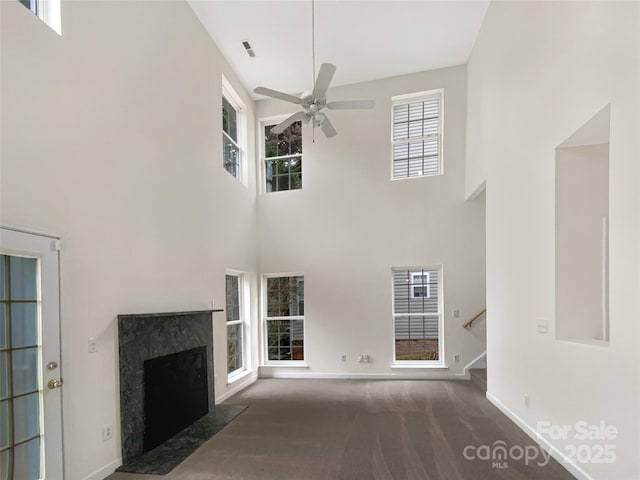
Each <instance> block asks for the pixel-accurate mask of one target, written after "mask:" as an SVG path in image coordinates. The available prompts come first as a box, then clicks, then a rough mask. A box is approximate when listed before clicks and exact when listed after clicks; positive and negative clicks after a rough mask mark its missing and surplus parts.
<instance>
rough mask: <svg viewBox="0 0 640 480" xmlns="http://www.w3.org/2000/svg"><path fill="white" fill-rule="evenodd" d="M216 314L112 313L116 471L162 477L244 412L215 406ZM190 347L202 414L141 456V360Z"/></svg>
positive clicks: (142, 390)
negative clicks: (201, 369)
mask: <svg viewBox="0 0 640 480" xmlns="http://www.w3.org/2000/svg"><path fill="white" fill-rule="evenodd" d="M219 311H222V310H201V311H192V312H173V313H151V314H130V315H118V341H119V360H120V424H121V432H122V434H121V435H122V462H123V465H122V467H120V468H119V469H118V470H119V471H124V472H134V473H149V474H157V475H158V474H159V475H164V474H167V473H169V472H170V471H171V470H172V469H173V468H174V467H176V466H177V465H178V464H179V463H181V462H182V460H184V459H185V458H186V457H187V456H189V455H190V454H191V453H193V452H194V451H195V450H196V449H197V448H198V447H199V446H200V445H202V444H203V443H204V442H205V441H206V440H208V439H209V438H210V437H211V436H212V435H214V434H215V433H216V432H217V431H219V430H220V429H222V428H223V427H224V426H225V425H226V424H227V423H229V422H230V421H231V420H233V418H235V417H236V416H237V415H238V414H239V413H240V412H242V411H243V410H244V409H245V408H246V407H244V406H240V405H218V406H216V405H215V395H214V380H213V318H212V314H213V313H214V312H219ZM195 348H200V349H201V350H200V351H201V352H202V356H203V358H204V359H205V363H206V367H207V368H206V374H205V375H206V382H204V383H205V388H206V398H204V399H201V401H200V403H199V405H200V408H201V409H203V412H204V413H205V415H204V416H203V417H202V418H200V419H199V420H197V421H196V422H195V423H194V424H193V425H191V426H188V427H187V428H185V429H184V430H182V431H181V432H180V433H178V434H177V435H175V436H174V437H172V438H170V439H169V440H167V441H166V442H165V443H163V444H161V445H159V446H157V447H156V448H153V449H151V450H149V451H146V452H145V450H147V449H145V448H144V447H145V445H144V442H145V378H144V377H145V361H149V360H152V359H158V358H161V357H166V358H169V359H171V358H172V357H173V356H174V354H177V353H179V352H185V351H187V350H191V349H195ZM167 356H168V357H167ZM160 362H162V361H160ZM147 363H148V364H149V362H147ZM151 363H154V362H151ZM169 381H170V380H169ZM155 388H157V386H156V387H155ZM167 388H170V387H167ZM187 403H188V402H187ZM175 408H182V407H180V406H176V407H175ZM204 409H206V410H204ZM207 412H208V413H207ZM201 413H202V412H201ZM196 418H197V417H196ZM148 446H149V447H150V446H151V445H148Z"/></svg>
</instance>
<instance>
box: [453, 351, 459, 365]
mask: <svg viewBox="0 0 640 480" xmlns="http://www.w3.org/2000/svg"><path fill="white" fill-rule="evenodd" d="M453 361H454V362H456V363H458V362H459V361H460V355H458V354H457V353H456V354H455V355H454V356H453Z"/></svg>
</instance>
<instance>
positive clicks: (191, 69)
mask: <svg viewBox="0 0 640 480" xmlns="http://www.w3.org/2000/svg"><path fill="white" fill-rule="evenodd" d="M0 3H1V13H2V20H1V21H2V24H1V27H2V28H1V42H0V43H1V49H2V50H1V57H2V58H1V62H2V64H1V67H2V68H1V69H2V73H1V75H2V77H1V82H2V91H1V95H2V98H1V100H2V127H1V128H2V130H1V135H2V147H1V148H2V151H1V157H2V160H1V161H2V163H1V166H2V178H1V210H0V215H1V221H2V224H5V225H13V226H22V227H26V228H30V229H35V230H39V231H44V232H51V233H56V234H60V235H61V236H62V245H63V249H62V252H61V297H62V298H61V309H62V335H61V336H62V364H61V367H62V375H63V378H64V381H65V383H64V392H63V399H64V403H63V409H64V449H65V468H66V478H69V479H82V478H87V477H88V476H89V475H91V474H93V473H94V472H103V474H104V473H105V472H106V473H110V472H109V471H108V468H107V469H106V470H103V467H109V466H111V468H113V466H115V465H116V462H117V460H118V457H119V452H120V438H119V412H118V404H119V401H118V399H119V384H118V373H117V372H118V360H117V358H118V346H117V333H116V330H117V326H116V325H117V323H116V315H118V314H120V313H142V312H161V311H183V310H200V309H207V308H211V301H212V299H215V301H216V303H217V305H223V304H224V275H225V269H226V268H232V269H237V270H243V271H247V272H255V271H256V268H257V260H256V258H257V247H256V237H257V235H256V208H255V203H256V196H255V164H254V161H253V145H254V144H255V139H254V137H253V136H254V134H255V128H254V125H253V118H254V114H253V104H254V103H253V100H252V99H251V97H250V96H249V95H247V93H246V92H245V91H244V89H243V88H242V86H241V85H240V83H239V82H238V81H237V79H236V77H235V75H234V73H233V72H232V71H231V69H230V68H229V66H228V65H227V64H226V62H225V61H224V59H223V57H222V55H221V54H220V52H219V51H218V49H217V48H216V46H215V45H214V43H213V41H212V40H211V38H210V37H209V35H208V34H207V32H206V31H205V29H204V28H203V27H202V25H201V24H200V22H199V21H198V19H197V17H196V16H195V15H194V13H193V12H192V11H191V9H190V7H189V6H188V4H187V3H185V2H111V1H107V2H99V1H96V2H63V3H62V24H63V25H62V29H63V35H62V36H58V35H57V34H56V33H55V32H53V31H52V30H51V29H50V28H49V27H48V26H46V25H45V24H44V23H43V22H41V21H40V20H39V19H38V18H37V17H36V16H35V15H33V14H32V13H31V12H30V11H29V10H28V9H26V8H25V7H24V6H22V5H21V4H20V3H19V2H0ZM223 74H224V75H225V76H226V77H227V79H228V80H230V81H231V82H232V84H233V85H234V86H235V87H236V90H237V91H238V93H239V94H240V95H241V96H242V98H243V99H244V103H245V104H246V105H247V110H248V111H247V116H248V118H249V125H248V132H249V146H250V148H249V151H248V152H247V154H248V159H249V162H248V165H249V181H248V184H249V187H248V188H247V187H245V186H243V185H242V184H241V183H239V182H237V181H236V180H235V179H234V178H233V177H232V176H231V175H229V174H228V173H227V172H226V171H225V170H224V169H223V166H222V119H221V113H220V112H221V110H222V107H221V92H222V83H221V77H222V75H223ZM252 282H253V285H252V286H253V287H254V288H253V292H254V296H255V292H256V288H255V287H257V284H256V280H255V274H254V275H253V276H252ZM256 298H257V297H256ZM256 298H254V302H253V304H254V305H255V304H256V303H257V302H256V301H255V300H256ZM256 313H257V312H255V311H254V312H252V315H253V316H254V317H255V315H256ZM254 325H257V323H256V322H254ZM252 333H253V335H254V338H257V331H255V332H252ZM89 337H94V338H97V344H98V352H97V353H95V354H88V353H87V339H88V338H89ZM214 337H215V346H214V351H215V365H216V370H215V373H216V386H215V387H216V394H217V395H218V396H220V395H224V394H225V392H227V391H228V388H230V387H228V386H227V384H226V325H225V317H224V314H216V315H215V316H214ZM256 362H257V358H254V359H253V365H256ZM104 424H111V425H113V426H114V431H115V432H116V435H114V436H113V438H112V439H111V440H109V441H107V442H103V440H102V434H101V432H102V426H103V425H104ZM98 475H99V474H98ZM100 478H102V477H100Z"/></svg>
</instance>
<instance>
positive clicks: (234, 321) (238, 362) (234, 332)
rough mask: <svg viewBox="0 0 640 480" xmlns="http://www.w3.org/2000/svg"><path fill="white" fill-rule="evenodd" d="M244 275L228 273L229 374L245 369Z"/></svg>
mask: <svg viewBox="0 0 640 480" xmlns="http://www.w3.org/2000/svg"><path fill="white" fill-rule="evenodd" d="M243 280H244V276H243V275H226V277H225V290H226V307H227V374H228V375H233V374H234V373H239V372H241V371H242V370H244V369H245V368H246V367H245V358H244V341H245V336H244V323H245V322H244V308H243V284H244V281H243Z"/></svg>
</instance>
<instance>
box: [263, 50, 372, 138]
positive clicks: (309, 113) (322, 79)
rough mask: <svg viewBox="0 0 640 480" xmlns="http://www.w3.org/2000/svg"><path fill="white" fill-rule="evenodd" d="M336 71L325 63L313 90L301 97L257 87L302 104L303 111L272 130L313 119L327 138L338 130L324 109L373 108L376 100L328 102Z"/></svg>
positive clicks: (277, 130)
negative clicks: (328, 93) (329, 89)
mask: <svg viewBox="0 0 640 480" xmlns="http://www.w3.org/2000/svg"><path fill="white" fill-rule="evenodd" d="M335 71H336V67H335V65H332V64H330V63H323V64H322V65H321V66H320V71H319V72H318V78H317V79H316V82H315V85H314V87H313V91H312V92H304V93H303V94H302V95H301V96H300V97H295V96H293V95H289V94H287V93H283V92H279V91H277V90H272V89H270V88H265V87H256V88H255V89H254V90H253V91H254V92H255V93H258V94H260V95H266V96H268V97H272V98H277V99H279V100H284V101H286V102H291V103H295V104H298V105H301V106H302V111H300V112H297V113H294V114H293V115H291V116H290V117H289V118H287V119H286V120H284V121H282V122H280V123H279V124H278V125H276V126H275V127H273V129H272V130H271V131H272V132H273V133H276V134H278V133H282V132H284V130H285V129H286V128H287V127H288V126H289V125H291V124H292V123H294V122H297V121H299V120H301V121H303V122H304V123H309V121H310V120H313V126H314V127H319V128H321V129H322V131H323V132H324V134H325V135H326V136H327V138H330V137H333V136H334V135H336V134H337V133H338V132H336V129H335V128H334V127H333V124H332V123H331V121H329V118H328V117H327V116H326V115H325V114H324V113H323V112H321V110H322V109H324V108H327V109H329V110H349V109H368V108H373V107H374V106H375V104H376V102H375V101H374V100H343V101H339V102H327V89H328V88H329V84H330V83H331V79H332V78H333V74H334V73H335Z"/></svg>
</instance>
